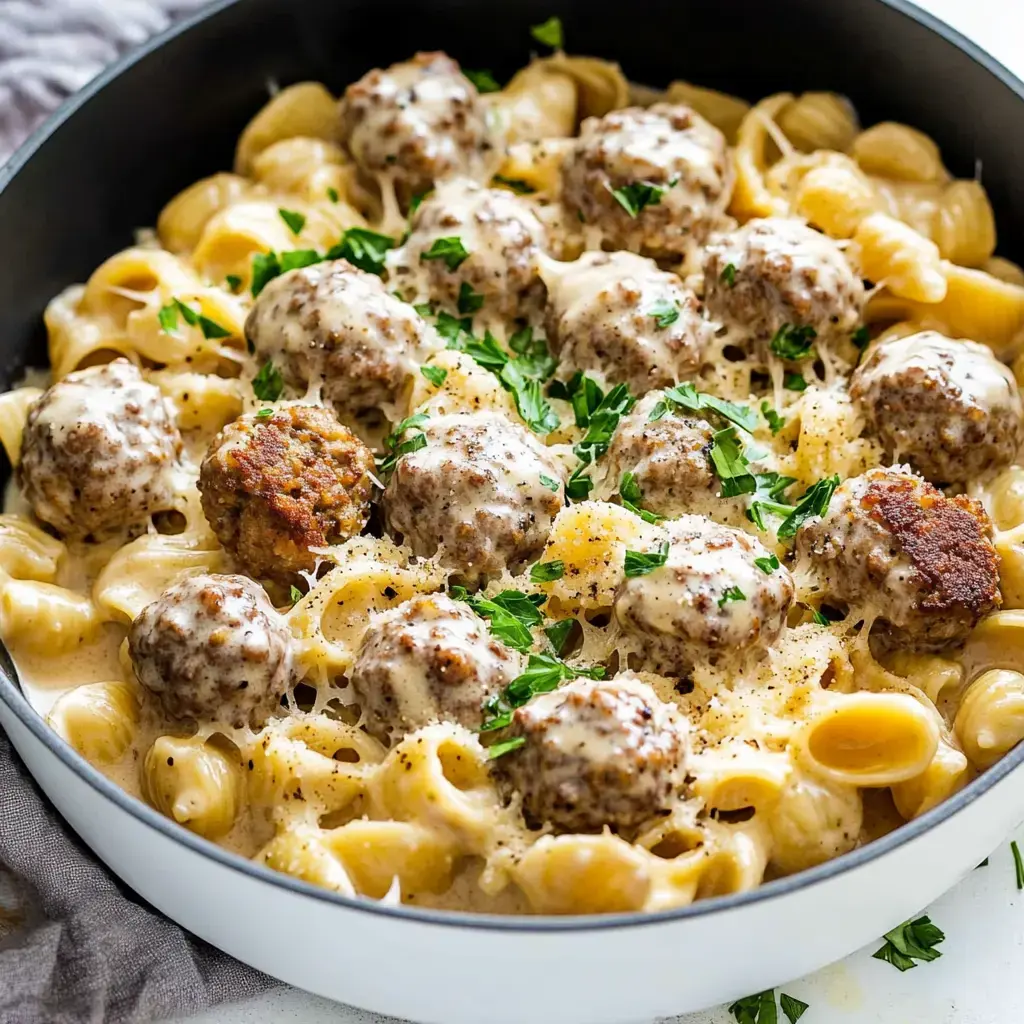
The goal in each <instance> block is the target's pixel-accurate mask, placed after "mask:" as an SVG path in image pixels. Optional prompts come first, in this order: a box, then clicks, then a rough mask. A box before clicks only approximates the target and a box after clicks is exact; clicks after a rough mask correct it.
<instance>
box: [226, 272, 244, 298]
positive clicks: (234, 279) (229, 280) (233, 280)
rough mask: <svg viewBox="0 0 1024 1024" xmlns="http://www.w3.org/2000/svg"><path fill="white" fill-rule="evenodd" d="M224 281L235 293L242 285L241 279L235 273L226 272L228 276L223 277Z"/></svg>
mask: <svg viewBox="0 0 1024 1024" xmlns="http://www.w3.org/2000/svg"><path fill="white" fill-rule="evenodd" d="M224 283H225V284H226V285H227V286H228V288H229V289H230V290H231V291H232V292H234V293H235V294H236V295H237V294H238V291H239V289H240V288H241V287H242V279H241V278H240V277H239V276H238V275H237V274H228V276H227V277H225V278H224Z"/></svg>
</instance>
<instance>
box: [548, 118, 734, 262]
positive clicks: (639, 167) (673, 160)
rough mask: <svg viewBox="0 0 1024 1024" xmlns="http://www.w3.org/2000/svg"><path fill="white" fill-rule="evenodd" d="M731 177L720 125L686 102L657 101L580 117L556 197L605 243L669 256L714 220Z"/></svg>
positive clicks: (720, 212)
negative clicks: (599, 115) (653, 103)
mask: <svg viewBox="0 0 1024 1024" xmlns="http://www.w3.org/2000/svg"><path fill="white" fill-rule="evenodd" d="M733 181H734V174H733V169H732V164H731V162H730V158H729V150H728V147H727V146H726V143H725V137H724V136H723V135H722V133H721V132H720V131H719V130H718V129H717V128H715V127H713V126H712V125H710V124H708V122H707V121H705V120H704V119H703V118H702V117H701V116H700V115H699V114H697V113H695V112H694V111H693V110H691V109H690V108H689V107H685V106H681V105H673V104H668V103H656V104H655V105H654V106H652V107H647V108H646V109H643V108H640V107H628V108H626V109H625V110H613V111H612V112H611V113H610V114H605V116H604V117H588V118H587V119H586V120H585V121H584V122H583V125H582V127H581V128H580V134H579V138H578V139H577V140H576V144H575V146H574V148H573V150H572V152H571V153H570V154H569V155H568V157H566V160H565V163H564V164H563V165H562V199H563V201H564V203H565V205H566V206H567V207H568V209H569V211H570V213H572V214H574V215H577V216H578V217H579V218H580V220H582V221H583V222H584V224H586V225H587V226H588V227H591V228H593V229H594V230H595V231H598V232H599V233H600V235H601V237H602V239H603V240H604V241H605V243H607V245H608V247H610V248H613V249H629V250H631V251H633V252H640V253H644V254H645V255H648V256H674V255H680V254H683V253H685V252H687V250H688V249H690V248H691V246H692V245H693V244H694V242H700V241H702V240H703V239H704V238H705V236H706V235H707V234H708V232H709V231H710V230H711V229H712V228H713V227H715V226H716V225H717V224H718V223H719V221H720V220H721V218H722V215H723V214H724V212H725V208H726V206H728V204H729V197H730V196H731V195H732V187H733ZM617 196H618V197H621V198H617ZM624 204H625V205H624ZM626 207H630V208H629V209H627V208H626Z"/></svg>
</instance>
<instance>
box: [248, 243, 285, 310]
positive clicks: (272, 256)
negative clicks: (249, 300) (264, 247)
mask: <svg viewBox="0 0 1024 1024" xmlns="http://www.w3.org/2000/svg"><path fill="white" fill-rule="evenodd" d="M280 273H281V261H280V260H279V259H278V258H277V253H276V252H258V253H256V254H255V255H254V256H253V258H252V284H251V285H250V286H249V290H250V291H251V292H252V297H253V298H254V299H255V298H256V297H257V296H258V295H259V293H260V292H261V291H263V289H264V288H266V286H267V285H268V284H269V283H270V282H271V281H273V280H274V278H275V277H278V276H280Z"/></svg>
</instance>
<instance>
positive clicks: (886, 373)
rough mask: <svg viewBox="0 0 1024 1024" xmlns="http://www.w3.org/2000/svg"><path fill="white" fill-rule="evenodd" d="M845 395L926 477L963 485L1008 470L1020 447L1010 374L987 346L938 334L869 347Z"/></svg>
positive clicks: (895, 452) (1021, 413)
mask: <svg viewBox="0 0 1024 1024" xmlns="http://www.w3.org/2000/svg"><path fill="white" fill-rule="evenodd" d="M850 395H851V396H852V397H853V399H854V400H855V401H856V402H857V403H858V404H859V405H860V408H861V410H862V411H863V413H864V416H865V418H866V419H867V421H868V427H869V429H870V430H871V431H872V433H874V434H875V435H876V436H877V437H878V439H879V440H880V441H881V442H882V444H883V445H884V446H885V449H886V452H887V454H888V455H889V457H890V458H901V459H906V460H907V461H909V462H910V463H911V465H912V466H913V467H914V468H915V469H916V470H917V471H918V472H919V473H921V474H922V475H924V476H926V477H927V478H928V479H929V480H933V481H938V482H942V483H966V482H967V481H969V480H973V479H975V478H977V477H979V476H982V475H983V474H986V473H989V472H991V471H992V470H995V469H1001V468H1002V467H1004V466H1007V465H1009V464H1010V463H1011V462H1012V461H1013V459H1014V456H1015V455H1016V454H1017V449H1018V448H1019V447H1020V446H1021V443H1022V442H1024V410H1022V408H1021V400H1020V392H1019V391H1018V390H1017V383H1016V381H1015V380H1014V379H1013V374H1012V373H1010V371H1009V370H1008V369H1007V368H1006V367H1005V366H1003V364H1002V363H1000V362H999V361H998V360H997V359H996V358H995V356H993V354H992V351H991V349H989V348H987V347H986V346H984V345H978V344H976V343H975V342H973V341H952V340H951V339H949V338H945V337H943V336H942V335H941V334H939V333H937V332H936V331H922V332H921V333H920V334H913V335H910V336H909V337H906V338H893V339H892V340H891V341H883V342H881V343H879V344H877V345H874V346H873V347H872V349H871V352H870V353H869V355H868V356H867V358H866V359H865V360H864V362H863V364H862V365H861V366H860V367H859V368H858V369H857V371H856V372H855V373H854V375H853V378H852V379H851V381H850Z"/></svg>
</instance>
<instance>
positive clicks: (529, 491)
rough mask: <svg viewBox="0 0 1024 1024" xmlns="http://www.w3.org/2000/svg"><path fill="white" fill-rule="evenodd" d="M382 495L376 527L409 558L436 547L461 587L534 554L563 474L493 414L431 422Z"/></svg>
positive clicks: (554, 511)
mask: <svg viewBox="0 0 1024 1024" xmlns="http://www.w3.org/2000/svg"><path fill="white" fill-rule="evenodd" d="M422 432H423V433H424V434H425V435H426V441H427V443H426V444H425V445H424V446H423V447H422V448H420V449H418V450H417V451H413V452H410V453H408V454H406V455H403V456H402V457H401V458H400V459H399V460H398V463H397V465H396V466H395V471H394V474H393V475H392V477H391V480H390V481H389V482H388V485H387V488H386V489H385V491H384V521H385V525H386V527H387V529H388V531H389V532H390V533H391V534H392V535H393V536H396V537H400V538H401V539H402V540H403V541H404V542H405V543H406V544H408V545H409V546H410V547H411V548H412V550H413V551H414V552H415V553H416V554H417V555H424V556H427V557H429V556H431V555H434V554H435V553H437V551H438V549H439V548H440V549H441V562H442V564H443V565H447V566H450V567H451V568H453V569H456V570H457V571H458V572H459V573H460V574H461V575H462V576H463V577H465V579H466V580H468V581H476V580H480V579H483V578H490V577H495V576H500V575H501V573H502V572H504V571H505V569H506V568H507V569H510V570H512V571H515V570H516V569H517V568H519V567H521V566H522V565H523V564H525V563H526V562H528V561H530V560H531V559H533V558H535V557H536V556H537V555H539V554H540V552H541V550H542V549H543V547H544V544H545V542H546V541H547V539H548V534H549V533H550V532H551V523H552V521H553V520H554V518H555V516H556V515H558V513H559V511H560V510H561V508H562V506H563V504H564V498H563V493H564V488H563V476H564V474H563V470H562V468H561V466H560V465H559V464H558V463H557V462H556V461H555V459H554V458H553V456H552V455H551V454H550V453H549V452H548V450H547V449H546V448H545V447H544V445H542V444H541V443H540V442H539V441H538V440H537V439H536V438H535V437H534V436H533V435H532V434H530V433H529V432H528V431H527V430H526V429H525V428H524V427H521V426H519V425H518V424H516V423H513V422H512V421H511V420H509V419H507V418H506V417H504V416H499V415H497V414H496V413H472V414H462V413H460V414H456V415H451V416H438V417H434V418H431V419H430V420H428V421H427V422H426V423H424V424H423V426H422Z"/></svg>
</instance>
